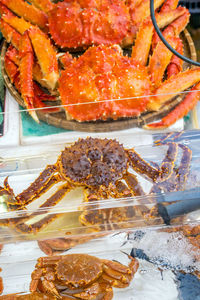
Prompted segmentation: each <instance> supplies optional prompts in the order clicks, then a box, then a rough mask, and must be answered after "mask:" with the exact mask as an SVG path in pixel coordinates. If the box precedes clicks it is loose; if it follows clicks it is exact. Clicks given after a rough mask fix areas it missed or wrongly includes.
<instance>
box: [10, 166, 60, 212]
mask: <svg viewBox="0 0 200 300" xmlns="http://www.w3.org/2000/svg"><path fill="white" fill-rule="evenodd" d="M56 171H57V169H56V166H55V165H48V166H47V167H46V168H45V169H44V170H43V171H42V173H41V174H40V175H39V177H38V178H37V179H36V180H35V181H34V182H33V183H32V184H31V185H30V186H29V187H28V188H27V189H26V190H24V191H23V192H22V193H20V194H19V195H17V196H15V202H14V203H12V205H20V206H25V205H28V204H29V203H31V202H32V201H33V200H35V199H36V198H39V197H40V191H41V192H42V190H43V189H44V188H45V186H46V185H47V184H48V182H49V181H50V179H51V178H52V176H53V175H54V174H55V172H56ZM57 179H58V182H59V181H60V178H57ZM55 180H56V179H55ZM54 182H55V181H53V182H52V185H53V183H54ZM4 187H5V190H11V188H10V186H9V184H8V181H7V179H6V180H5V183H4ZM49 188H50V186H49ZM46 190H47V189H45V191H46Z"/></svg>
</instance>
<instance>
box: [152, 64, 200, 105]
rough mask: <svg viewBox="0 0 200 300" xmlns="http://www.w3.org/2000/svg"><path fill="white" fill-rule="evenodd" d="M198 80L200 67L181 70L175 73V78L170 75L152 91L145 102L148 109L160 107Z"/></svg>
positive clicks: (199, 78)
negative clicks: (148, 100) (149, 97)
mask: <svg viewBox="0 0 200 300" xmlns="http://www.w3.org/2000/svg"><path fill="white" fill-rule="evenodd" d="M199 81H200V68H194V69H192V70H186V71H185V72H181V73H179V74H177V75H176V78H174V77H173V76H172V77H171V78H169V79H168V80H166V81H165V82H164V83H163V84H162V85H161V86H160V87H159V88H157V89H156V90H155V91H154V92H153V94H154V97H152V98H151V100H150V102H149V103H147V107H148V109H149V110H155V111H158V110H159V109H160V107H161V106H162V105H164V104H165V103H166V102H167V101H169V100H170V99H171V98H173V97H175V96H177V95H178V94H180V93H181V92H183V91H184V90H186V89H188V88H189V87H191V86H192V85H194V84H196V83H198V82H199ZM193 101H194V99H193ZM187 102H189V101H187ZM181 108H182V106H181ZM190 109H191V108H190Z"/></svg>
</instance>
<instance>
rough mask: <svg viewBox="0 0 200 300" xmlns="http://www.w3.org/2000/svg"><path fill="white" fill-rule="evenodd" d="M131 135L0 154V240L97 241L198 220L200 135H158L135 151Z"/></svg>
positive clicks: (197, 133)
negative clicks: (115, 234) (114, 234)
mask: <svg viewBox="0 0 200 300" xmlns="http://www.w3.org/2000/svg"><path fill="white" fill-rule="evenodd" d="M133 138H134V137H133V136H132V135H126V136H121V137H120V136H118V137H117V139H116V140H112V139H110V140H108V139H107V140H106V139H98V138H86V139H80V140H79V141H76V142H75V143H74V144H73V143H70V141H68V143H67V144H51V145H45V146H44V145H43V146H42V145H41V146H35V147H22V148H21V149H20V148H16V149H14V148H10V149H8V150H7V151H5V150H3V151H2V153H1V154H0V156H1V170H0V171H1V172H0V185H1V186H2V190H1V213H0V225H1V227H0V230H1V235H0V243H8V242H14V241H22V240H35V239H38V240H41V239H49V238H55V237H63V236H64V237H66V235H67V237H68V238H76V239H77V236H79V237H80V236H81V237H83V236H86V235H89V236H90V237H91V238H94V235H95V236H96V235H97V237H98V236H99V235H100V236H101V235H102V234H103V235H104V234H108V233H110V232H119V231H123V230H125V229H126V230H127V229H132V228H139V227H149V226H150V227H151V226H161V225H164V224H184V223H188V222H191V221H198V220H199V214H198V213H197V212H198V210H199V209H200V170H199V161H200V156H199V153H200V134H199V131H191V132H190V131H188V132H179V133H178V132H177V133H170V134H167V135H155V136H154V139H155V140H157V142H156V143H154V144H149V145H146V146H145V145H141V146H137V147H134V148H133V145H134V140H133ZM120 143H123V144H120ZM65 147H66V148H65ZM81 147H83V148H81ZM64 149H65V150H64ZM81 149H83V150H81ZM113 149H114V150H113ZM61 150H64V151H63V152H61ZM73 151H75V153H76V154H75V155H74V154H73V153H74V152H73ZM60 153H62V156H59V155H60ZM91 155H92V156H91ZM69 158H70V160H68V159H69ZM71 158H72V160H71ZM77 159H78V160H77ZM82 159H83V161H82ZM79 160H80V161H79ZM57 162H58V163H57ZM61 162H62V163H61ZM119 162H120V163H119ZM71 163H72V165H70V164H71ZM85 164H86V166H87V168H86V169H85V167H84V166H85ZM55 166H57V169H54V168H55ZM69 166H70V168H71V169H68V167H69ZM64 168H66V169H64ZM76 168H78V169H76ZM44 170H45V171H44ZM64 170H66V172H71V171H72V173H64V172H65V171H64ZM69 170H71V171H69ZM77 170H78V171H77ZM88 170H89V171H88ZM113 170H114V171H113ZM42 171H43V173H41V172H42ZM51 171H52V174H51V175H50V173H51ZM84 172H86V173H87V175H83V174H86V173H84ZM117 172H118V173H117ZM39 174H43V175H39ZM64 174H66V175H64ZM67 174H70V176H71V177H70V176H69V177H66V176H68V175H67ZM80 174H81V175H80ZM91 174H92V175H91ZM116 174H117V175H116ZM79 175H80V176H82V177H80V178H79ZM38 176H39V179H38V180H37V181H36V183H33V182H34V180H36V178H38ZM60 176H61V177H60ZM63 176H65V177H63ZM73 176H75V177H73ZM45 178H46V179H45ZM64 178H65V179H64ZM93 179H94V180H95V181H93ZM85 180H92V181H85ZM31 184H32V185H31ZM95 184H96V186H95ZM3 185H4V187H3ZM27 193H29V194H27ZM20 201H21V202H20ZM19 203H22V204H23V205H21V206H20V205H19Z"/></svg>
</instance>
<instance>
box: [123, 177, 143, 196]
mask: <svg viewBox="0 0 200 300" xmlns="http://www.w3.org/2000/svg"><path fill="white" fill-rule="evenodd" d="M124 179H125V181H126V183H127V185H128V187H129V188H130V190H131V191H132V192H133V194H134V196H142V195H145V193H144V191H143V189H142V187H141V185H140V183H139V181H138V180H137V177H136V176H135V175H134V174H132V173H129V172H127V173H126V175H125V176H124Z"/></svg>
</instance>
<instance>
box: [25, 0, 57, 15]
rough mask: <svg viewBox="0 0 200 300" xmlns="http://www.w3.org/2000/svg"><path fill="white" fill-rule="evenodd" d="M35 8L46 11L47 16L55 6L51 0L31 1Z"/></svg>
mask: <svg viewBox="0 0 200 300" xmlns="http://www.w3.org/2000/svg"><path fill="white" fill-rule="evenodd" d="M29 2H31V3H33V4H34V5H35V7H37V8H39V9H40V10H42V11H44V12H45V13H46V14H48V12H49V11H50V10H52V9H53V8H54V4H53V3H52V2H51V1H50V0H29Z"/></svg>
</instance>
